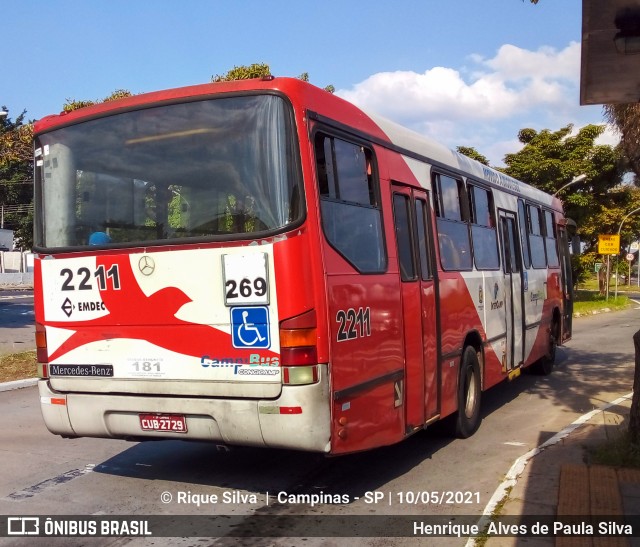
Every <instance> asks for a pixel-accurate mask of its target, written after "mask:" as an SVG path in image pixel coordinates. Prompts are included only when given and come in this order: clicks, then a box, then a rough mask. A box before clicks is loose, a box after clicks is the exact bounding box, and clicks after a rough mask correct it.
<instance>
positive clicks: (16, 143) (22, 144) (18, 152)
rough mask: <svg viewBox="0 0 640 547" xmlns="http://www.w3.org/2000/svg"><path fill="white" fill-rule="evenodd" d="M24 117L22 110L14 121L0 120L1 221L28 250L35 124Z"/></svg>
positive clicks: (30, 239) (30, 234)
mask: <svg viewBox="0 0 640 547" xmlns="http://www.w3.org/2000/svg"><path fill="white" fill-rule="evenodd" d="M2 110H3V111H4V112H7V109H6V107H3V108H2ZM25 116H26V111H23V112H22V113H21V114H20V115H19V116H18V117H17V118H15V120H12V119H11V117H10V116H9V115H8V114H7V115H6V116H5V117H4V118H0V209H1V210H0V215H1V219H0V220H1V225H2V227H3V228H6V229H10V230H14V231H15V232H16V233H15V239H16V243H17V245H18V246H19V247H22V248H27V249H29V248H31V246H32V245H33V235H32V232H33V229H32V227H29V226H24V222H25V218H27V215H28V213H29V211H30V210H32V209H33V145H32V141H33V124H32V123H30V122H29V123H25ZM31 218H32V215H31Z"/></svg>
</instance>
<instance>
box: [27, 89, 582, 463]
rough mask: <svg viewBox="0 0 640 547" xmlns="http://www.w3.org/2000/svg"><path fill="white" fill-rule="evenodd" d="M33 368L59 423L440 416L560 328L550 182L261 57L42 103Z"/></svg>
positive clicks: (336, 444)
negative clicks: (541, 186)
mask: <svg viewBox="0 0 640 547" xmlns="http://www.w3.org/2000/svg"><path fill="white" fill-rule="evenodd" d="M35 180H36V183H35V190H36V227H35V246H36V248H35V251H36V253H37V257H36V262H35V295H36V304H35V312H36V323H37V324H36V338H37V351H38V362H39V365H38V368H39V375H40V378H41V379H40V381H39V391H40V400H41V408H42V414H43V416H44V420H45V423H46V425H47V427H48V429H49V430H50V431H51V432H53V433H55V434H58V435H62V436H64V437H82V436H89V437H113V438H125V439H133V440H141V439H148V438H153V437H155V438H157V437H164V438H173V439H192V440H210V441H215V442H218V443H227V444H230V445H233V444H236V445H255V446H267V447H279V448H293V449H299V450H308V451H317V452H324V453H328V454H343V453H348V452H354V451H359V450H365V449H370V448H374V447H379V446H383V445H389V444H392V443H396V442H398V441H400V440H402V439H404V438H405V437H407V436H409V435H411V434H412V433H414V432H416V431H419V430H421V429H424V428H425V427H426V426H428V425H429V424H431V423H433V422H434V421H437V420H439V419H442V418H445V417H447V416H449V417H450V420H451V422H452V424H453V426H454V429H455V430H456V432H457V433H458V435H460V436H462V437H466V436H469V435H471V434H473V433H474V432H475V430H476V429H477V428H478V426H479V423H480V400H481V393H482V392H483V391H484V390H486V389H488V388H490V387H492V386H494V385H495V384H497V383H498V382H501V381H503V380H505V379H506V378H513V377H515V376H517V375H518V374H519V373H520V371H521V370H522V369H523V368H525V367H528V366H530V365H535V366H537V367H538V368H539V370H540V371H541V372H543V373H549V372H550V371H551V366H552V364H553V359H554V356H555V348H556V345H557V344H560V343H562V342H563V341H565V340H567V339H568V338H569V337H570V331H571V280H570V263H569V255H568V244H567V221H566V219H565V217H564V215H563V212H562V206H561V203H560V201H559V200H558V199H556V198H554V197H552V196H550V195H548V194H546V193H544V192H541V191H539V190H537V189H535V188H533V187H531V186H528V185H526V184H524V183H522V182H519V181H517V180H515V179H513V178H510V177H508V176H506V175H504V174H503V173H500V172H498V171H495V170H493V169H491V168H489V167H486V166H484V165H482V164H480V163H478V162H475V161H473V160H471V159H469V158H467V157H465V156H462V155H460V154H458V153H455V152H452V151H450V150H449V149H447V148H446V147H444V146H442V145H440V144H438V143H436V142H433V141H431V140H428V139H427V138H424V137H422V136H420V135H418V134H415V133H413V132H410V131H408V130H406V129H404V128H402V127H400V126H398V125H396V124H393V123H391V122H389V121H387V120H384V119H382V118H379V117H377V116H375V115H373V114H370V113H365V112H363V111H362V110H360V109H359V108H357V107H356V106H354V105H352V104H350V103H348V102H346V101H344V100H342V99H340V98H338V97H336V96H334V95H332V94H330V93H327V92H325V91H323V90H321V89H318V88H316V87H314V86H312V85H310V84H308V83H305V82H302V81H299V80H296V79H290V78H273V77H267V78H262V79H256V80H248V81H236V82H224V83H215V84H205V85H199V86H193V87H185V88H180V89H172V90H167V91H161V92H157V93H149V94H144V95H137V96H133V97H129V98H124V99H120V100H115V101H112V102H106V103H102V104H97V105H94V106H90V107H87V108H83V109H80V110H77V111H75V112H71V113H68V114H60V115H58V116H51V117H47V118H44V119H42V120H40V121H39V122H38V123H37V124H36V126H35Z"/></svg>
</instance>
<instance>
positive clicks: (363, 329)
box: [336, 307, 371, 342]
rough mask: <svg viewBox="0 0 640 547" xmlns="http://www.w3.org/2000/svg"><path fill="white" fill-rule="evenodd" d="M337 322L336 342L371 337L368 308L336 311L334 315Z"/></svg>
mask: <svg viewBox="0 0 640 547" xmlns="http://www.w3.org/2000/svg"><path fill="white" fill-rule="evenodd" d="M336 321H337V322H338V342H344V341H346V340H354V339H355V338H364V337H365V336H371V310H370V309H369V307H366V308H358V311H357V312H356V310H354V309H353V308H349V309H348V310H346V311H345V310H338V313H337V314H336Z"/></svg>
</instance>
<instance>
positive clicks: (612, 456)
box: [589, 431, 640, 467]
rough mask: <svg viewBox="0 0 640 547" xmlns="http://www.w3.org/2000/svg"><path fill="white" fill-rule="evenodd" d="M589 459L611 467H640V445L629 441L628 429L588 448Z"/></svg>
mask: <svg viewBox="0 0 640 547" xmlns="http://www.w3.org/2000/svg"><path fill="white" fill-rule="evenodd" d="M589 461H590V462H591V463H596V464H599V465H609V466H612V467H640V446H638V445H637V444H633V443H632V442H631V437H630V435H629V432H628V431H623V432H621V433H619V434H618V435H616V436H615V437H614V438H613V439H610V440H608V441H607V442H605V443H602V444H600V445H597V446H595V447H593V448H591V449H589Z"/></svg>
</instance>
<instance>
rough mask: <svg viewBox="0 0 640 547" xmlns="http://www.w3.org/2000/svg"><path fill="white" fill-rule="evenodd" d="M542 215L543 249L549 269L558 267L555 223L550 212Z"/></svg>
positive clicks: (543, 212)
mask: <svg viewBox="0 0 640 547" xmlns="http://www.w3.org/2000/svg"><path fill="white" fill-rule="evenodd" d="M542 214H543V215H544V248H545V252H546V253H547V264H548V265H549V266H550V267H551V268H557V267H558V266H560V261H559V260H558V247H557V245H556V231H555V223H554V222H553V213H552V212H551V211H542Z"/></svg>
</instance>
